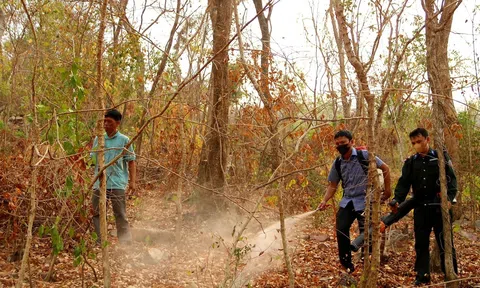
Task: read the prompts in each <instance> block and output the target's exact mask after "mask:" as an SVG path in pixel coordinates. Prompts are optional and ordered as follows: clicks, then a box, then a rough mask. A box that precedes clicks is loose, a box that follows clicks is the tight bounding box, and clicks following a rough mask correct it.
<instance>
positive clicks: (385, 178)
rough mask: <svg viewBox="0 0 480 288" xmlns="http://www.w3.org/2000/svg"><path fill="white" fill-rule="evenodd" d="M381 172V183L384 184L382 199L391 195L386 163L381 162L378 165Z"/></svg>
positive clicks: (390, 179)
mask: <svg viewBox="0 0 480 288" xmlns="http://www.w3.org/2000/svg"><path fill="white" fill-rule="evenodd" d="M379 168H380V169H381V170H382V173H383V185H384V186H385V191H383V194H382V201H385V200H388V199H389V198H390V196H392V178H391V177H390V167H388V165H387V164H385V163H383V164H382V165H381V166H380V167H379Z"/></svg>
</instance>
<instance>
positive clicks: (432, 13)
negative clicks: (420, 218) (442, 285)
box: [422, 0, 462, 287]
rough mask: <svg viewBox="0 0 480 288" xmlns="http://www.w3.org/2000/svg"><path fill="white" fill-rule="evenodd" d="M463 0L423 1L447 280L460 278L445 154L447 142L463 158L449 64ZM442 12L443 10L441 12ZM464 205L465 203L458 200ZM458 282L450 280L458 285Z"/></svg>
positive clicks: (452, 151) (454, 153)
mask: <svg viewBox="0 0 480 288" xmlns="http://www.w3.org/2000/svg"><path fill="white" fill-rule="evenodd" d="M461 2H462V1H461V0H459V1H456V0H446V1H444V2H442V4H443V5H442V6H441V7H438V9H439V10H436V5H437V4H436V1H434V0H424V1H422V5H423V9H424V10H425V30H426V33H425V36H426V37H425V41H426V46H427V74H428V82H429V84H430V90H431V93H432V96H433V97H432V99H433V113H434V115H436V117H435V120H434V125H435V136H436V137H435V146H436V148H437V151H438V158H439V161H438V162H439V163H438V164H439V165H440V181H441V185H440V186H441V198H442V215H443V232H444V233H443V235H444V240H445V244H446V245H445V274H446V277H447V280H454V279H456V275H455V272H454V269H453V259H452V246H451V243H452V239H451V236H452V234H451V229H452V227H451V221H450V213H449V209H448V206H447V205H448V203H447V201H448V200H447V199H448V198H447V190H446V179H445V169H444V168H443V167H445V159H444V157H443V153H442V152H443V149H444V145H446V147H447V148H448V151H449V152H450V153H451V157H452V161H454V162H456V161H458V160H459V155H458V140H457V138H456V137H455V135H454V132H455V131H452V130H451V128H452V126H453V125H454V124H457V123H458V120H457V114H456V111H455V107H454V105H453V97H452V84H451V79H450V70H449V65H448V40H449V36H450V30H451V27H452V21H453V15H454V13H455V10H456V9H457V7H458V6H459V5H460V3H461ZM440 12H441V13H440ZM458 205H459V206H460V205H461V203H458ZM456 285H458V283H457V282H451V283H449V284H447V286H449V287H456Z"/></svg>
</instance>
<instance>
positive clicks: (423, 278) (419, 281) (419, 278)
mask: <svg viewBox="0 0 480 288" xmlns="http://www.w3.org/2000/svg"><path fill="white" fill-rule="evenodd" d="M428 283H430V275H429V274H424V275H423V276H418V275H417V278H416V279H415V286H420V285H422V284H428Z"/></svg>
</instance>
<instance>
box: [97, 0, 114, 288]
mask: <svg viewBox="0 0 480 288" xmlns="http://www.w3.org/2000/svg"><path fill="white" fill-rule="evenodd" d="M108 1H109V0H103V1H102V3H101V6H100V28H99V30H98V39H97V59H96V68H97V78H96V85H95V96H96V98H97V101H99V103H100V105H101V109H102V111H101V112H100V113H99V115H98V120H97V126H96V129H95V130H96V131H95V132H96V134H97V138H98V148H99V151H98V154H97V161H98V163H97V165H98V171H99V173H100V175H101V176H100V177H99V179H100V199H99V212H100V238H101V239H102V263H103V285H104V286H105V287H110V286H111V275H110V262H109V257H108V245H107V189H106V188H107V177H106V175H105V172H104V171H103V170H104V169H103V168H104V166H105V158H104V149H105V138H104V136H103V135H104V131H103V111H105V99H104V96H103V95H104V94H103V89H102V88H103V87H102V83H103V68H102V62H103V61H102V60H103V45H104V44H103V41H104V39H103V38H104V34H105V27H106V23H105V17H106V14H107V6H108Z"/></svg>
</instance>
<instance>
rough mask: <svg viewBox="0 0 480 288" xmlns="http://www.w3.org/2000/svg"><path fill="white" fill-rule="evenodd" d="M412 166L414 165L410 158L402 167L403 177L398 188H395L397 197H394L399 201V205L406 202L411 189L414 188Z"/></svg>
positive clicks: (399, 180) (398, 183)
mask: <svg viewBox="0 0 480 288" xmlns="http://www.w3.org/2000/svg"><path fill="white" fill-rule="evenodd" d="M410 165H413V163H412V160H411V158H408V159H407V160H406V161H405V163H403V167H402V175H401V176H400V179H398V182H397V186H396V187H395V196H394V197H393V198H394V199H395V200H397V202H398V203H402V202H403V201H405V198H406V197H407V194H408V192H409V191H410V187H411V186H412V183H411V175H410V171H411V170H412V169H411V168H410Z"/></svg>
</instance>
